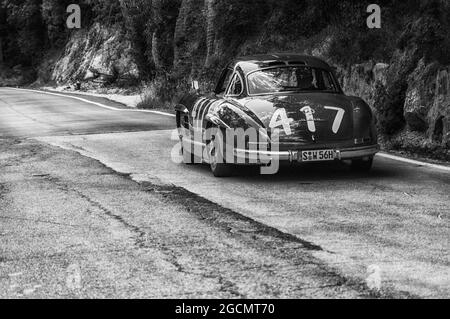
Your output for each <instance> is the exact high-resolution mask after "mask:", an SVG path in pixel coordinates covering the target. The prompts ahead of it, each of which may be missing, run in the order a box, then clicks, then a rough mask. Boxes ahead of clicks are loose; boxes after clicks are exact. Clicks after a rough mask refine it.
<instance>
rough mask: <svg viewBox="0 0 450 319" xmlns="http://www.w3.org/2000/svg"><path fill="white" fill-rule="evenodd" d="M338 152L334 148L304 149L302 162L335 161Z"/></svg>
mask: <svg viewBox="0 0 450 319" xmlns="http://www.w3.org/2000/svg"><path fill="white" fill-rule="evenodd" d="M335 159H336V152H335V151H334V150H319V151H302V152H301V153H300V162H326V161H334V160H335Z"/></svg>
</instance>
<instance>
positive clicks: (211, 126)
mask: <svg viewBox="0 0 450 319" xmlns="http://www.w3.org/2000/svg"><path fill="white" fill-rule="evenodd" d="M193 87H194V88H195V93H191V94H188V95H186V96H184V97H183V98H182V99H181V100H180V102H179V104H178V105H177V107H176V112H177V128H178V131H179V136H180V139H181V145H182V154H183V161H184V162H185V163H186V164H195V163H207V164H210V166H211V170H212V172H213V174H214V175H215V176H217V177H225V176H229V175H230V174H231V172H232V167H233V166H234V165H259V166H261V167H264V166H268V165H271V164H272V163H273V162H284V161H287V162H291V163H294V162H296V163H297V162H298V163H308V162H322V161H343V160H348V161H350V162H351V168H352V169H353V170H357V171H368V170H370V169H371V167H372V163H373V159H374V156H375V154H376V153H377V152H378V151H379V145H378V143H377V139H378V138H377V132H376V125H375V122H376V120H375V117H374V115H373V113H372V111H371V109H370V107H369V106H368V105H367V103H365V102H364V101H363V100H362V99H360V98H358V97H352V96H347V95H345V94H344V93H343V91H342V89H341V87H340V85H339V83H338V81H337V79H336V76H335V74H334V70H333V68H331V67H330V66H329V65H328V64H327V63H326V62H324V61H322V60H320V59H318V58H315V57H310V56H303V55H296V54H271V55H256V56H249V57H243V58H238V59H236V60H234V61H232V62H231V63H230V64H228V66H227V67H226V68H225V69H224V70H223V72H222V75H221V76H220V78H219V79H218V82H217V86H216V89H215V91H214V92H213V93H210V94H203V95H202V94H200V92H199V90H198V83H197V82H196V81H194V82H193ZM274 173H276V172H274Z"/></svg>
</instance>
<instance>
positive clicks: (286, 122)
mask: <svg viewBox="0 0 450 319" xmlns="http://www.w3.org/2000/svg"><path fill="white" fill-rule="evenodd" d="M325 109H326V110H331V111H336V112H337V114H336V117H335V118H334V122H333V126H332V128H331V129H332V131H333V133H334V134H337V133H338V132H339V130H340V128H341V125H342V121H343V120H344V115H345V110H344V109H342V108H340V107H335V106H325ZM300 112H302V113H303V114H305V116H306V122H307V125H308V130H309V131H310V132H311V133H316V122H315V120H314V111H313V109H312V108H311V107H310V106H305V107H303V108H302V109H301V110H300ZM292 122H294V120H293V119H291V118H288V116H287V113H286V110H285V109H284V108H281V109H277V110H276V111H275V113H273V116H272V119H271V121H270V124H269V127H270V128H271V129H274V128H277V127H283V130H284V132H285V133H286V135H288V136H289V135H292V129H291V123H292Z"/></svg>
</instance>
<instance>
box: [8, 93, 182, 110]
mask: <svg viewBox="0 0 450 319" xmlns="http://www.w3.org/2000/svg"><path fill="white" fill-rule="evenodd" d="M5 88H6V89H12V90H18V91H28V92H33V93H41V94H47V95H54V96H59V97H65V98H69V99H73V100H78V101H81V102H84V103H88V104H92V105H95V106H98V107H101V108H104V109H108V110H111V111H116V112H141V113H152V114H158V115H164V116H170V117H176V115H174V114H170V113H166V112H160V111H151V110H133V109H118V108H115V107H112V106H107V105H104V104H101V103H97V102H93V101H89V100H87V99H83V98H81V97H76V96H71V95H65V94H59V93H53V92H47V91H40V90H30V89H19V88H12V87H5Z"/></svg>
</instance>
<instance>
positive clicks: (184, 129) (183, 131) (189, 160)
mask: <svg viewBox="0 0 450 319" xmlns="http://www.w3.org/2000/svg"><path fill="white" fill-rule="evenodd" d="M177 127H178V134H179V137H180V143H181V155H183V163H184V164H186V165H193V164H195V157H194V154H192V151H191V150H192V147H191V145H189V144H188V143H187V142H186V141H187V140H188V138H189V136H188V135H187V134H188V132H189V119H188V117H187V116H186V115H184V114H181V113H179V112H178V113H177Z"/></svg>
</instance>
